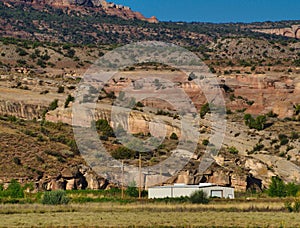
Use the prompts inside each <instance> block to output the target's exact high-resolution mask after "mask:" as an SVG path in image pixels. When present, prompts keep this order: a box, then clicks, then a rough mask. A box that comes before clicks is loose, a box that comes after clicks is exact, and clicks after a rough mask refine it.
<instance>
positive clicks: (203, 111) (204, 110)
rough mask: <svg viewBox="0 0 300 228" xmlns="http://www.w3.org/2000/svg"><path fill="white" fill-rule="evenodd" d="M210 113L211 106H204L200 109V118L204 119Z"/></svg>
mask: <svg viewBox="0 0 300 228" xmlns="http://www.w3.org/2000/svg"><path fill="white" fill-rule="evenodd" d="M209 112H210V107H209V104H208V103H206V104H205V105H203V106H202V107H201V109H200V117H201V118H202V119H203V118H204V116H205V115H206V114H207V113H209Z"/></svg>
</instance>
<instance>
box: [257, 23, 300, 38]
mask: <svg viewBox="0 0 300 228" xmlns="http://www.w3.org/2000/svg"><path fill="white" fill-rule="evenodd" d="M253 31H254V32H261V33H266V34H275V35H280V36H287V37H291V38H297V39H300V25H293V26H292V27H290V28H274V29H253Z"/></svg>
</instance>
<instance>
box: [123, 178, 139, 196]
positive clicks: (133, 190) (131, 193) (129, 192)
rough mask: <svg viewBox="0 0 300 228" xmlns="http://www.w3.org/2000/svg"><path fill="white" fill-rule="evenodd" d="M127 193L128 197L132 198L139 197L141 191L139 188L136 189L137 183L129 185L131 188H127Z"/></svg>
mask: <svg viewBox="0 0 300 228" xmlns="http://www.w3.org/2000/svg"><path fill="white" fill-rule="evenodd" d="M125 193H126V194H127V195H128V196H131V197H138V196H139V190H138V188H137V187H136V183H135V181H133V182H131V183H130V184H129V186H128V187H127V189H126V191H125Z"/></svg>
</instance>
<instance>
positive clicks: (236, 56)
mask: <svg viewBox="0 0 300 228" xmlns="http://www.w3.org/2000/svg"><path fill="white" fill-rule="evenodd" d="M0 24H1V27H0V117H1V118H0V128H1V129H0V130H1V131H0V136H1V142H0V150H1V152H2V153H1V161H2V162H1V164H0V167H1V170H3V172H2V173H1V175H0V184H1V183H4V184H5V185H7V183H8V182H9V181H10V179H12V178H16V179H18V180H19V181H20V182H34V183H35V186H36V188H37V189H40V190H45V189H48V190H50V189H84V188H90V189H103V188H109V187H111V185H110V184H109V183H108V181H107V180H105V179H104V178H103V177H101V175H96V174H95V173H94V172H93V171H92V169H91V168H90V167H88V165H87V164H86V162H85V161H84V159H83V158H82V157H81V156H80V154H79V151H78V148H77V146H76V142H75V139H74V136H73V132H72V126H71V124H72V106H73V104H74V102H77V100H76V98H74V97H73V96H75V94H76V89H78V86H79V82H80V81H81V79H82V78H83V76H84V73H85V72H86V71H87V70H88V69H89V67H90V66H91V65H92V64H93V63H94V62H95V61H96V60H97V59H99V58H101V57H102V56H104V55H105V54H107V53H109V52H110V51H112V50H114V49H115V48H117V47H121V46H122V45H124V44H128V43H131V42H134V41H148V40H151V41H163V42H168V43H173V44H177V45H180V46H181V47H184V48H186V49H188V50H190V51H191V52H193V53H194V54H196V55H197V56H199V57H200V58H201V60H203V61H204V63H205V64H206V65H207V66H208V67H209V68H210V71H211V72H212V73H213V74H214V75H215V77H216V80H217V81H216V82H217V83H216V84H217V85H215V86H219V87H220V88H221V93H222V95H223V96H224V99H225V104H226V109H227V116H226V120H227V124H226V127H227V130H226V134H225V136H224V144H223V145H222V148H221V150H220V153H219V154H218V156H215V157H214V160H215V162H214V163H213V165H212V166H211V167H210V168H209V169H208V170H206V171H205V172H202V173H200V172H199V170H198V167H199V164H200V162H201V161H202V160H201V159H202V155H203V154H204V153H205V150H206V148H207V147H212V148H213V147H214V145H211V143H210V141H209V137H210V134H211V132H213V131H214V129H213V128H212V127H211V124H210V122H209V120H210V116H211V113H210V112H211V110H210V109H208V108H207V107H208V106H207V104H208V99H207V98H206V97H205V95H204V94H203V92H202V91H201V89H199V88H198V87H197V86H196V83H195V80H198V79H199V80H202V79H203V78H202V79H201V77H199V78H198V77H197V76H195V75H193V74H192V73H193V72H192V73H191V74H190V75H186V74H184V73H183V72H181V71H180V70H178V69H174V68H172V67H170V66H166V65H163V64H161V63H155V62H154V63H153V62H150V63H147V64H146V63H140V64H136V65H134V66H127V67H125V68H124V69H119V72H118V74H117V75H115V76H114V77H113V78H112V79H111V80H109V81H107V82H106V83H105V84H104V85H103V89H102V90H100V91H98V90H96V96H95V97H96V98H97V100H96V113H95V119H93V120H95V122H97V121H100V122H98V128H99V129H97V130H98V134H99V137H98V138H100V139H101V140H102V141H103V144H104V145H105V148H106V149H107V151H108V152H109V153H110V154H112V155H114V156H115V157H117V158H118V159H124V160H125V163H126V164H131V165H137V163H138V160H137V158H138V153H137V152H136V151H134V150H126V149H124V147H123V146H122V145H121V143H120V142H119V141H118V139H117V138H116V137H115V135H114V133H112V129H111V126H109V124H111V125H113V124H112V120H111V108H112V104H113V103H114V102H116V101H118V98H119V97H122V93H121V91H122V90H123V89H125V88H127V87H128V86H130V85H132V84H133V85H135V84H134V83H135V82H136V81H139V80H145V79H146V78H147V77H149V76H152V77H156V76H157V77H159V78H169V79H170V78H171V79H172V80H173V82H174V83H175V85H176V88H178V89H180V90H182V91H184V92H185V93H186V94H188V96H189V98H190V100H191V102H193V104H194V105H195V107H196V108H197V112H198V113H199V116H201V120H200V125H199V129H198V133H200V138H199V142H197V143H198V144H197V148H196V150H195V153H194V155H193V158H192V159H191V161H190V162H189V163H188V164H187V165H186V167H185V168H184V169H183V170H181V172H179V173H178V174H176V175H175V176H173V177H170V173H164V174H163V175H165V176H167V177H169V180H168V181H166V182H165V183H182V182H184V183H186V184H198V183H199V182H200V181H201V182H213V183H217V184H220V185H226V186H234V187H235V188H236V189H237V190H240V191H245V190H247V189H256V190H262V189H263V188H265V187H267V186H268V184H269V182H270V178H271V176H273V175H278V176H280V177H281V178H283V179H284V181H286V182H291V181H296V182H297V183H300V175H299V167H298V165H300V157H299V153H300V151H299V148H300V141H299V134H300V126H299V120H300V111H299V110H300V102H299V101H300V40H299V39H297V38H299V37H298V33H299V30H297V28H298V27H295V25H299V24H300V21H280V22H262V23H250V24H244V23H225V24H214V23H185V22H159V21H157V20H156V19H155V18H151V19H147V18H145V17H144V16H142V15H141V14H140V13H138V12H133V11H132V10H131V9H129V8H128V7H125V6H119V5H116V4H113V3H107V2H106V1H99V0H98V1H97V0H83V1H75V0H74V1H73V0H60V1H54V0H52V1H43V0H33V1H26V0H24V1H21V0H20V1H17V0H1V1H0ZM289 29H293V30H292V32H293V33H294V35H293V36H292V35H291V34H290V33H288V31H289ZM116 61H117V60H116ZM145 83H146V82H145ZM149 84H150V89H152V90H153V91H155V93H156V94H164V92H165V91H167V90H168V88H165V87H164V85H163V84H162V83H161V82H160V81H159V80H158V81H153V82H151V83H149ZM142 87H143V86H142ZM92 89H94V90H95V88H92ZM139 89H141V88H137V89H135V90H137V91H139ZM120 94H121V95H120ZM167 95H168V96H169V97H172V96H176V94H172V93H170V94H167ZM74 99H75V101H74ZM122 99H123V100H125V101H127V100H126V99H129V98H127V97H126V96H125V95H123V98H122ZM87 100H89V99H88V98H87ZM133 102H134V107H133V111H132V113H131V115H130V123H129V124H126V123H125V121H123V120H122V121H120V126H118V129H119V127H120V128H121V129H123V130H124V129H125V130H127V131H130V133H132V134H134V136H135V137H136V138H138V139H142V140H145V139H147V138H148V137H149V136H151V132H150V130H149V129H150V127H149V126H150V125H151V122H152V121H153V120H154V119H155V118H158V119H161V120H163V121H164V122H165V125H166V129H167V130H166V132H167V133H166V134H167V136H166V138H165V139H164V140H163V141H162V144H161V145H160V146H159V147H158V148H156V149H153V150H150V151H149V153H148V154H146V155H144V156H143V162H142V164H143V166H153V165H155V164H158V163H159V162H162V161H164V160H165V159H167V158H168V157H169V156H170V155H171V154H172V152H173V150H174V148H176V146H177V145H178V143H179V142H178V137H179V138H180V134H181V132H180V127H181V126H180V124H179V123H180V120H181V114H182V115H183V116H184V115H185V113H184V112H179V111H178V110H176V109H175V108H174V107H172V105H170V104H167V102H162V101H161V100H155V99H154V100H151V99H149V100H147V99H145V100H142V101H141V102H139V103H138V102H135V101H134V100H133ZM205 108H206V109H205ZM203 110H204V111H203ZM196 115H198V114H196ZM249 115H250V116H249ZM246 117H248V120H247V121H249V122H247V121H246ZM251 118H252V119H251ZM263 118H265V122H263V124H262V125H259V126H257V120H258V119H263ZM154 122H155V121H154ZM247 125H248V126H247ZM99 126H100V127H99ZM101 126H102V128H104V130H103V129H102V130H101ZM103 126H104V127H103ZM83 130H84V129H83ZM119 130H120V129H119ZM173 133H174V134H175V135H174V134H173ZM172 135H173V136H172ZM171 136H172V137H171ZM137 145H139V144H137ZM143 146H144V145H143ZM146 146H148V145H146ZM159 175H161V174H160V173H159V171H158V170H156V172H154V173H150V174H147V175H145V176H144V178H143V181H144V183H147V184H148V186H150V185H151V183H152V182H153V180H155V178H156V179H157V177H158V176H159Z"/></svg>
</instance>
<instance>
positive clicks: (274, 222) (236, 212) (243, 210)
mask: <svg viewBox="0 0 300 228" xmlns="http://www.w3.org/2000/svg"><path fill="white" fill-rule="evenodd" d="M0 226H1V227H12V226H18V227H19V226H23V227H24V226H26V227H29V226H30V227H32V226H43V227H45V226H46V227H49V226H50V227H53V226H68V227H71V226H78V227H91V226H92V227H145V226H147V227H149V226H155V227H156V226H171V227H195V226H197V227H300V216H299V214H298V213H288V212H286V210H285V208H284V204H283V203H282V202H280V201H274V202H239V201H233V202H229V203H228V202H227V203H226V202H212V203H210V204H208V205H191V204H166V203H145V202H141V203H131V204H120V203H86V204H70V205H61V206H46V205H41V204H24V205H12V204H5V205H0Z"/></svg>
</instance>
